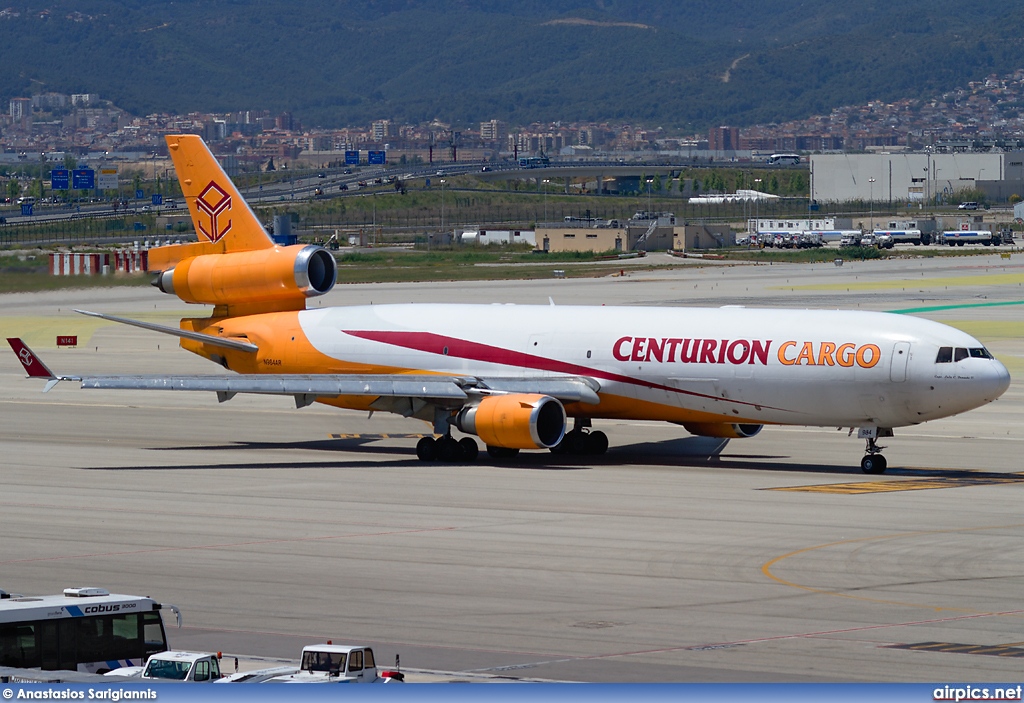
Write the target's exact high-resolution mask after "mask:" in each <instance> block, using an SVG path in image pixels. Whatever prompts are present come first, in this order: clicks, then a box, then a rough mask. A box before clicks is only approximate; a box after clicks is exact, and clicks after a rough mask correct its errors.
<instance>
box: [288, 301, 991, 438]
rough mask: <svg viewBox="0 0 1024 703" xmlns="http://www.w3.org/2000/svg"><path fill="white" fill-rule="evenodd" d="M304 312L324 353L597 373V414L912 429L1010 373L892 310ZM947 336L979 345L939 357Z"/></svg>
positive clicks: (476, 372)
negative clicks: (951, 357)
mask: <svg viewBox="0 0 1024 703" xmlns="http://www.w3.org/2000/svg"><path fill="white" fill-rule="evenodd" d="M299 321H300V325H301V327H302V329H303V332H304V333H305V334H306V336H307V338H308V339H309V341H310V343H311V344H312V345H313V347H314V348H315V349H316V350H317V351H319V352H320V353H322V354H325V355H326V356H328V357H331V358H333V359H337V360H339V361H344V362H347V363H358V364H365V365H368V366H371V367H381V368H389V369H395V368H398V369H402V370H408V371H410V372H419V373H423V372H428V373H429V372H436V373H444V374H453V375H465V376H476V377H482V378H496V377H506V378H507V377H514V378H538V379H539V378H545V377H552V376H582V377H587V378H591V379H594V380H596V381H597V383H598V384H600V390H599V396H600V398H601V402H600V403H599V404H597V405H584V404H581V403H576V404H571V405H568V406H567V411H568V413H569V414H570V415H576V416H586V417H618V418H634V419H662V420H668V421H673V422H729V423H756V424H761V423H768V424H792V425H818V426H835V427H840V426H842V427H858V426H877V427H898V426H903V425H913V424H918V423H921V422H925V421H927V420H933V419H936V418H940V417H946V416H949V415H954V414H957V413H961V412H964V411H966V410H970V409H972V408H975V407H978V406H980V405H983V404H985V403H988V402H991V401H993V400H995V399H996V398H997V397H999V395H1001V394H1002V393H1003V391H1005V390H1006V388H1007V387H1008V385H1009V374H1008V372H1007V370H1006V368H1005V367H1004V366H1003V364H1001V363H1000V362H999V361H997V360H995V359H993V358H989V356H988V352H987V351H985V350H984V347H983V345H982V344H981V343H980V342H978V341H977V340H976V339H974V338H973V337H971V336H970V335H968V334H965V333H963V332H961V331H959V330H956V329H954V328H952V327H948V326H946V325H943V324H940V323H937V322H932V321H929V320H924V319H920V318H915V317H910V316H906V315H895V314H889V313H876V312H854V311H826V310H777V309H757V308H739V307H723V308H670V307H594V306H553V305H552V306H533V305H443V304H423V305H417V304H410V305H374V306H362V307H343V308H324V309H314V310H306V311H304V312H301V313H299ZM944 347H951V348H953V349H964V350H976V351H974V352H968V356H967V358H964V359H961V360H958V361H950V362H943V363H937V357H938V356H939V353H940V348H944ZM971 354H973V356H972V355H971Z"/></svg>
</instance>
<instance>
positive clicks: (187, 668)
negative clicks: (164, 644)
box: [107, 651, 222, 683]
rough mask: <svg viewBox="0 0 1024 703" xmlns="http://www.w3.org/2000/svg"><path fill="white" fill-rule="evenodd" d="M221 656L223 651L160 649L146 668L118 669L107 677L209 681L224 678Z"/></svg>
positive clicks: (193, 681)
mask: <svg viewBox="0 0 1024 703" xmlns="http://www.w3.org/2000/svg"><path fill="white" fill-rule="evenodd" d="M220 658H221V654H220V652H217V653H216V654H214V653H212V652H179V651H167V652H160V653H158V654H154V655H153V656H151V657H150V658H149V659H148V660H147V661H146V666H144V667H141V666H134V667H126V668H122V669H115V670H114V671H111V672H109V673H107V676H110V677H111V678H114V677H117V676H124V677H131V678H138V679H143V680H147V681H185V682H192V683H209V682H211V681H218V680H220V679H221V678H222V676H221V673H220Z"/></svg>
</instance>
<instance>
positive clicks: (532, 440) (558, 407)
mask: <svg viewBox="0 0 1024 703" xmlns="http://www.w3.org/2000/svg"><path fill="white" fill-rule="evenodd" d="M455 426H456V427H458V428H459V430H461V431H462V432H465V433H467V434H475V435H477V436H479V437H480V439H481V440H483V442H484V443H485V444H487V445H488V446H491V447H505V448H507V449H550V448H551V447H553V446H555V445H556V444H558V443H559V442H561V441H562V436H563V435H564V434H565V408H563V407H562V404H561V403H560V402H559V401H558V400H556V399H555V398H552V397H551V396H548V395H538V394H527V393H509V394H507V395H489V396H486V397H484V398H483V400H481V401H480V402H479V403H478V404H476V405H471V406H469V407H466V408H463V409H462V410H460V411H459V413H458V415H457V416H456V418H455Z"/></svg>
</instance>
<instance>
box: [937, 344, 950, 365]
mask: <svg viewBox="0 0 1024 703" xmlns="http://www.w3.org/2000/svg"><path fill="white" fill-rule="evenodd" d="M952 361H953V347H939V353H938V355H937V356H936V357H935V363H936V364H949V363H952Z"/></svg>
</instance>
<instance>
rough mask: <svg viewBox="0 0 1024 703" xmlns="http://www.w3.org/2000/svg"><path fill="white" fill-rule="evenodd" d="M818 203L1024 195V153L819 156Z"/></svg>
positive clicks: (813, 160) (814, 185) (815, 170)
mask: <svg viewBox="0 0 1024 703" xmlns="http://www.w3.org/2000/svg"><path fill="white" fill-rule="evenodd" d="M810 164H811V199H812V200H816V201H818V202H843V201H849V200H862V201H865V202H868V201H874V202H899V201H902V202H934V201H935V200H936V199H938V200H939V201H941V200H942V199H943V198H949V197H951V196H953V195H954V194H956V193H959V192H961V191H965V190H980V191H982V192H984V193H985V195H986V196H987V197H988V198H989V199H991V200H993V201H1005V200H1007V199H1008V198H1009V197H1010V196H1011V195H1014V194H1016V195H1020V196H1024V152H1019V151H1010V152H995V153H951V154H931V153H877V154H814V155H812V156H811V157H810Z"/></svg>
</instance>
